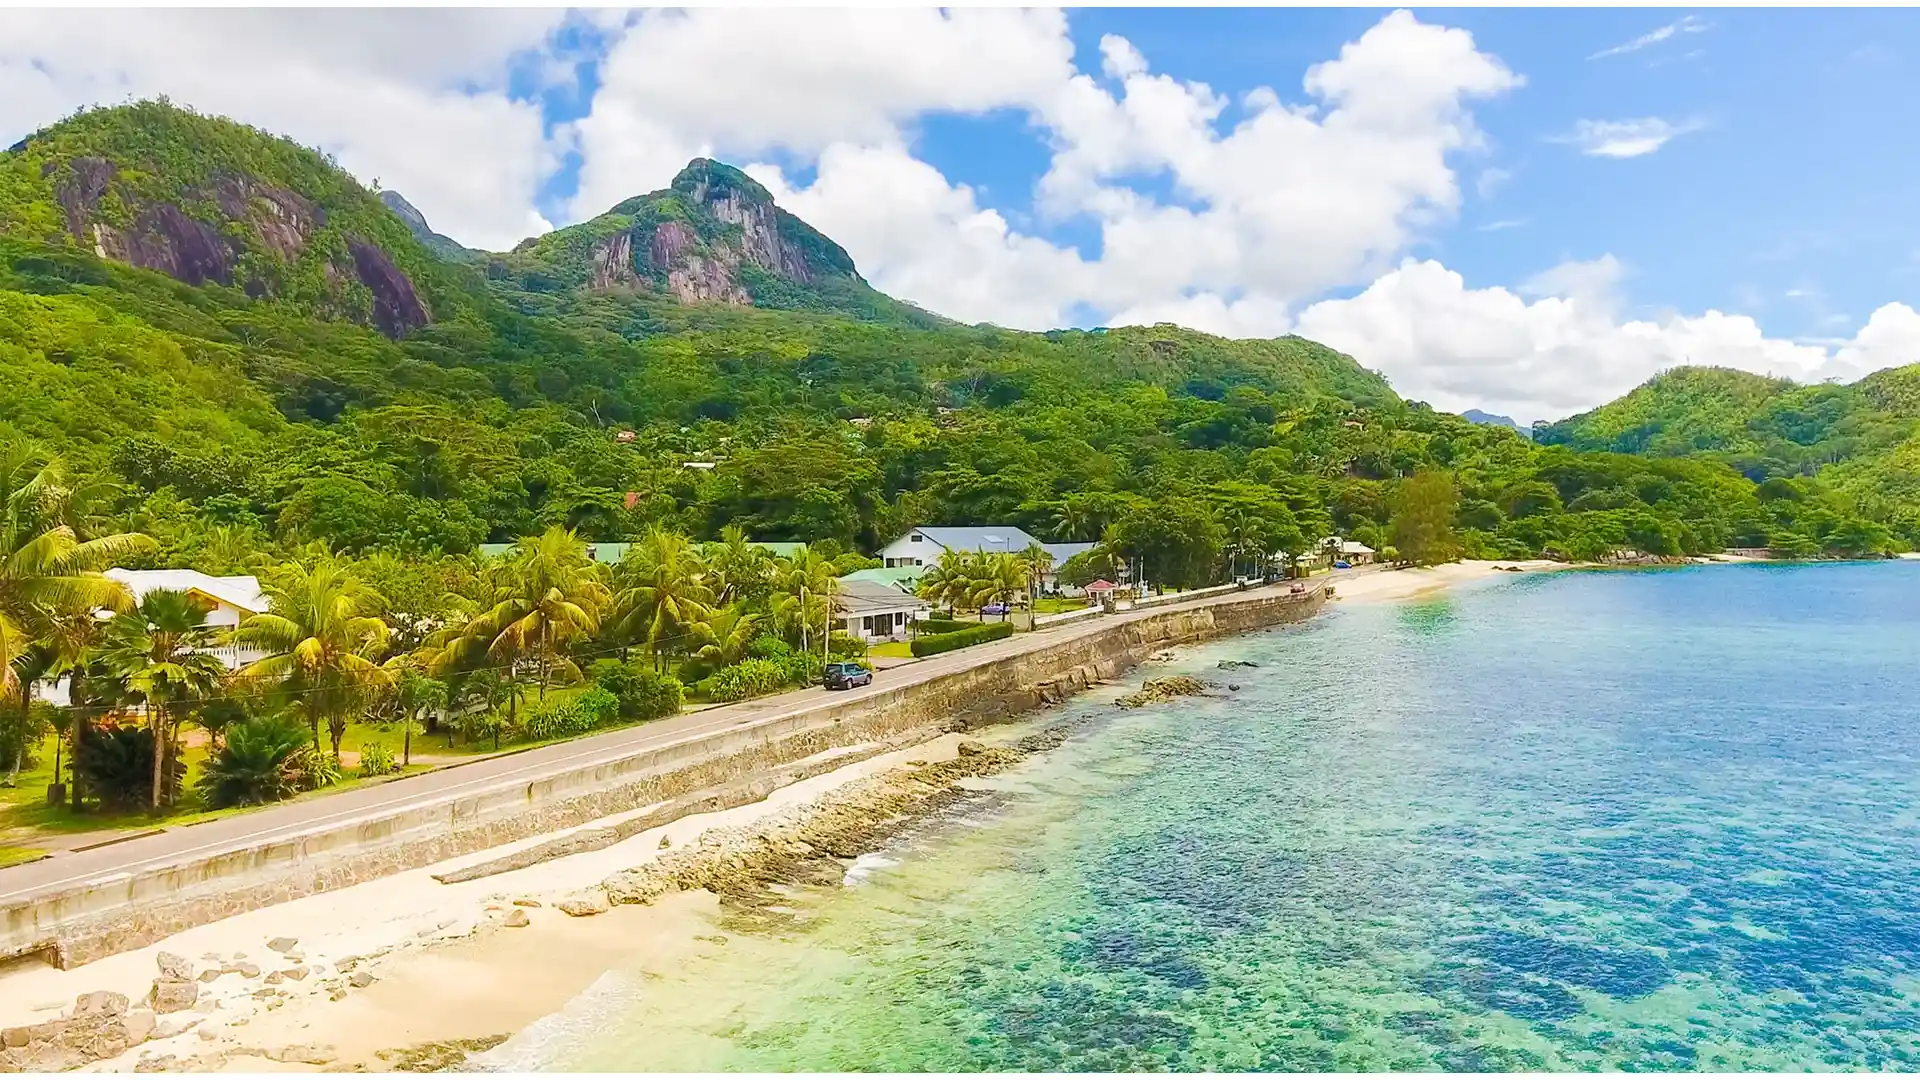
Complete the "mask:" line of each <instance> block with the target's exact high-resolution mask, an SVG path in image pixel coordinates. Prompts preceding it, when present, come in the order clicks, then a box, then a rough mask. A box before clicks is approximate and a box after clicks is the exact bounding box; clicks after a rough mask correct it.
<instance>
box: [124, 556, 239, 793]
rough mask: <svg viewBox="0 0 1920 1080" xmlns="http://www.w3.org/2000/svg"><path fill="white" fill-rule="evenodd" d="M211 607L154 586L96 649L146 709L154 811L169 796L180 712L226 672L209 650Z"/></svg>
mask: <svg viewBox="0 0 1920 1080" xmlns="http://www.w3.org/2000/svg"><path fill="white" fill-rule="evenodd" d="M210 610H212V609H211V608H210V607H209V606H208V605H207V604H205V603H203V602H202V601H200V600H198V599H196V598H195V597H193V596H191V595H189V594H187V593H184V592H179V591H176V590H173V589H155V590H154V591H152V592H150V593H148V594H147V595H145V596H143V597H141V598H140V604H139V606H138V607H136V608H134V609H133V610H132V611H123V612H121V613H120V614H118V615H115V616H114V617H113V620H112V622H111V623H110V624H109V625H108V627H107V633H106V640H105V642H104V643H103V644H102V645H101V648H100V660H101V663H102V664H103V665H104V666H105V667H106V669H107V670H108V671H111V672H113V673H114V674H115V675H117V676H119V677H120V678H121V679H122V680H124V683H125V686H126V689H127V692H128V694H129V695H130V696H131V697H133V698H134V699H136V700H138V701H139V702H140V703H141V704H142V705H143V706H145V708H146V711H147V728H148V730H149V731H151V732H153V804H152V805H153V809H155V810H158V809H160V805H161V803H162V802H165V801H167V800H168V799H170V798H171V797H172V792H171V791H169V790H168V788H169V785H168V784H167V783H166V776H167V774H168V772H169V771H170V770H171V768H172V762H173V758H174V745H173V744H174V732H175V730H176V729H177V728H178V727H179V723H180V720H179V716H178V713H179V712H184V711H185V710H186V709H188V708H191V706H192V703H193V702H194V701H196V700H200V699H204V698H206V697H208V696H210V695H211V694H212V693H213V692H214V691H215V690H217V689H219V686H220V680H221V678H222V677H223V676H224V675H226V673H227V669H226V665H224V664H222V663H221V662H220V659H219V658H218V657H216V656H214V655H213V653H212V652H211V651H210V649H211V647H212V646H213V644H214V632H213V630H212V629H211V628H210V627H208V626H207V625H206V622H207V612H208V611H210ZM176 706H178V709H176Z"/></svg>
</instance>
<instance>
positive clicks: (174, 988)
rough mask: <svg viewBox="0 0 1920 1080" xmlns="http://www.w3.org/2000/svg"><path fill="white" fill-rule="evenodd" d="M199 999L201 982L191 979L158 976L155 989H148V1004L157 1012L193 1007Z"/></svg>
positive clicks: (154, 983) (154, 985) (177, 1010)
mask: <svg viewBox="0 0 1920 1080" xmlns="http://www.w3.org/2000/svg"><path fill="white" fill-rule="evenodd" d="M199 1000H200V984H199V983H197V982H194V981H193V980H191V979H170V978H165V977H162V978H158V979H155V980H153V989H152V990H149V991H147V1004H149V1005H151V1006H152V1007H153V1011H154V1012H157V1013H170V1012H179V1011H180V1010H182V1009H191V1008H193V1005H194V1003H195V1002H197V1001H199Z"/></svg>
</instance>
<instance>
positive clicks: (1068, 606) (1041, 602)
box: [1033, 596, 1087, 615]
mask: <svg viewBox="0 0 1920 1080" xmlns="http://www.w3.org/2000/svg"><path fill="white" fill-rule="evenodd" d="M1086 606H1087V602H1086V601H1085V600H1077V599H1075V598H1073V597H1071V596H1043V597H1041V598H1040V599H1038V600H1035V601H1034V602H1033V613H1034V614H1035V615H1058V614H1060V613H1061V612H1063V611H1079V610H1080V609H1081V608H1083V607H1086Z"/></svg>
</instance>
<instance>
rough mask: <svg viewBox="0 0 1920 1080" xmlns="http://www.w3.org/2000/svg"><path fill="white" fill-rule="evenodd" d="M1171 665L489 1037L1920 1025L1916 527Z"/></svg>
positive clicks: (1678, 1031)
mask: <svg viewBox="0 0 1920 1080" xmlns="http://www.w3.org/2000/svg"><path fill="white" fill-rule="evenodd" d="M1223 661H1246V662H1250V663H1253V664H1257V665H1258V666H1257V667H1250V668H1239V669H1234V670H1222V669H1221V668H1220V666H1219V665H1220V664H1221V663H1222V662H1223ZM1169 670H1177V671H1190V672H1193V673H1196V674H1203V675H1204V676H1206V677H1207V678H1209V679H1212V680H1215V681H1218V682H1219V683H1221V684H1223V688H1224V684H1225V683H1227V682H1233V683H1237V684H1239V687H1240V688H1239V690H1238V691H1237V692H1232V693H1228V694H1225V695H1224V696H1222V697H1220V698H1215V699H1188V700H1185V701H1180V702H1177V703H1174V704H1172V705H1169V706H1167V707H1163V708H1154V709H1142V710H1137V711H1131V712H1129V711H1123V710H1120V709H1117V708H1115V707H1114V706H1113V705H1112V704H1111V702H1112V699H1113V697H1114V696H1116V695H1117V694H1118V693H1120V692H1121V688H1112V689H1111V690H1108V691H1103V692H1101V693H1099V694H1096V695H1091V696H1089V697H1086V698H1083V699H1080V700H1078V701H1076V702H1074V703H1073V704H1072V705H1070V706H1068V707H1065V708H1062V709H1058V710H1054V711H1052V712H1050V713H1048V714H1046V715H1045V716H1043V717H1042V718H1040V719H1039V720H1038V721H1037V723H1038V724H1040V725H1043V726H1053V725H1059V724H1068V725H1071V727H1072V730H1073V732H1074V734H1073V736H1072V737H1071V738H1070V739H1069V740H1068V741H1067V743H1066V744H1065V745H1063V746H1062V747H1061V748H1060V749H1058V750H1056V751H1054V752H1052V753H1050V754H1048V755H1045V756H1044V757H1043V758H1042V759H1039V760H1036V761H1035V762H1033V763H1031V764H1029V765H1027V766H1023V767H1022V768H1021V769H1020V770H1019V771H1017V772H1016V773H1014V774H1010V775H1008V776H1004V777H1001V778H997V779H996V780H995V781H994V782H993V789H992V790H990V791H987V792H984V793H983V794H982V795H981V796H980V797H979V798H978V799H976V800H974V801H973V802H971V803H969V804H967V805H965V806H964V807H962V808H961V809H960V810H958V811H956V812H955V813H954V814H952V815H950V816H949V817H946V818H943V819H941V820H938V821H933V822H929V823H927V824H926V825H925V826H924V827H922V828H920V829H918V830H916V831H915V832H914V833H913V834H912V835H910V836H907V837H904V838H902V839H901V841H900V842H899V843H897V844H896V845H895V846H893V847H892V848H890V849H888V850H887V851H884V852H881V853H878V854H877V855H876V856H872V857H869V858H867V859H863V860H862V861H861V863H860V864H859V865H858V866H856V867H855V868H854V869H853V871H852V872H850V873H849V875H848V880H847V883H846V884H844V885H843V886H840V887H837V888H823V889H812V890H807V891H803V892H798V893H796V894H795V895H794V896H793V897H792V898H791V904H790V907H791V908H792V911H793V915H794V919H795V922H794V925H793V926H791V927H788V928H784V929H779V930H774V931H764V930H763V931H744V932H743V931H741V930H739V929H737V928H736V929H727V928H722V929H721V930H720V931H719V933H720V934H722V935H723V936H724V938H725V940H724V943H722V942H712V943H708V944H705V945H704V946H703V948H702V949H701V951H700V954H699V955H698V956H697V957H696V958H694V959H693V960H691V961H690V962H688V963H686V964H684V965H681V966H676V967H675V968H674V969H673V970H670V971H665V972H653V973H647V974H643V973H639V972H620V971H616V972H612V973H610V974H609V976H608V977H607V978H606V979H603V980H602V981H601V983H599V984H597V985H596V987H595V988H594V990H593V991H591V992H590V993H589V994H587V995H584V996H583V998H582V999H581V1000H579V1001H576V1002H575V1003H574V1004H573V1005H572V1006H570V1007H569V1010H568V1012H567V1013H565V1014H562V1015H560V1016H556V1017H554V1018H551V1019H550V1020H549V1021H548V1022H545V1024H544V1027H543V1028H542V1029H538V1030H536V1031H533V1032H529V1033H527V1037H525V1038H522V1039H516V1040H515V1041H514V1042H512V1043H509V1044H508V1045H507V1046H505V1047H503V1048H501V1052H502V1054H504V1057H502V1058H500V1059H498V1062H499V1064H498V1065H496V1067H500V1066H501V1065H507V1064H511V1065H514V1066H518V1067H540V1068H551V1069H587V1070H715V1071H729V1070H764V1071H793V1070H862V1071H865V1070H887V1071H975V1070H1088V1071H1107V1070H1166V1069H1172V1070H1348V1069H1355V1070H1358V1069H1398V1070H1469V1071H1489V1070H1521V1069H1624V1070H1651V1069H1663V1070H1674V1069H1711V1070H1724V1069H1769V1070H1790V1069H1803V1068H1816V1069H1901V1068H1912V1067H1914V1066H1916V1065H1920V809H1917V808H1920V767H1917V765H1916V759H1917V758H1920V563H1897V564H1895V563H1881V564H1843V565H1820V566H1805V567H1766V566H1725V567H1700V568H1688V569H1677V570H1660V571H1633V572H1593V573H1562V574H1543V575H1527V576H1516V577H1514V578H1503V579H1501V580H1499V581H1496V582H1492V583H1488V584H1485V585H1476V586H1470V587H1467V588H1464V589H1459V590H1456V591H1454V592H1453V593H1451V594H1449V595H1446V596H1444V597H1443V598H1439V599H1433V600H1429V601H1422V602H1415V603H1406V604H1381V605H1370V606H1369V605H1353V606H1343V607H1339V608H1338V609H1336V610H1334V611H1332V612H1330V613H1329V614H1327V615H1325V616H1323V617H1321V618H1319V619H1317V620H1315V621H1314V622H1312V623H1311V624H1308V625H1304V626H1298V627H1290V628H1286V629H1282V630H1276V631H1272V632H1267V633H1262V634H1255V635H1250V636H1247V637H1243V638H1238V639H1234V640H1231V641H1226V642H1220V643H1216V644H1213V645H1209V646H1205V647H1201V648H1195V649H1191V650H1185V651H1182V652H1181V653H1180V654H1179V656H1178V658H1177V659H1176V660H1175V661H1173V662H1172V663H1168V664H1160V665H1150V666H1149V668H1148V669H1147V670H1144V671H1137V672H1135V673H1134V680H1135V681H1136V682H1137V681H1138V679H1140V678H1144V677H1146V676H1147V675H1150V674H1158V673H1163V672H1166V671H1169Z"/></svg>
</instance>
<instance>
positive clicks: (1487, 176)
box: [1473, 169, 1513, 199]
mask: <svg viewBox="0 0 1920 1080" xmlns="http://www.w3.org/2000/svg"><path fill="white" fill-rule="evenodd" d="M1511 179H1513V174H1512V173H1510V172H1508V171H1507V170H1505V169H1481V170H1480V175H1479V177H1478V178H1476V179H1475V180H1474V182H1473V191H1474V194H1476V195H1478V196H1480V197H1481V198H1482V199H1491V198H1493V193H1494V192H1496V191H1498V190H1500V187H1501V185H1503V184H1505V183H1506V182H1507V181H1509V180H1511Z"/></svg>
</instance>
